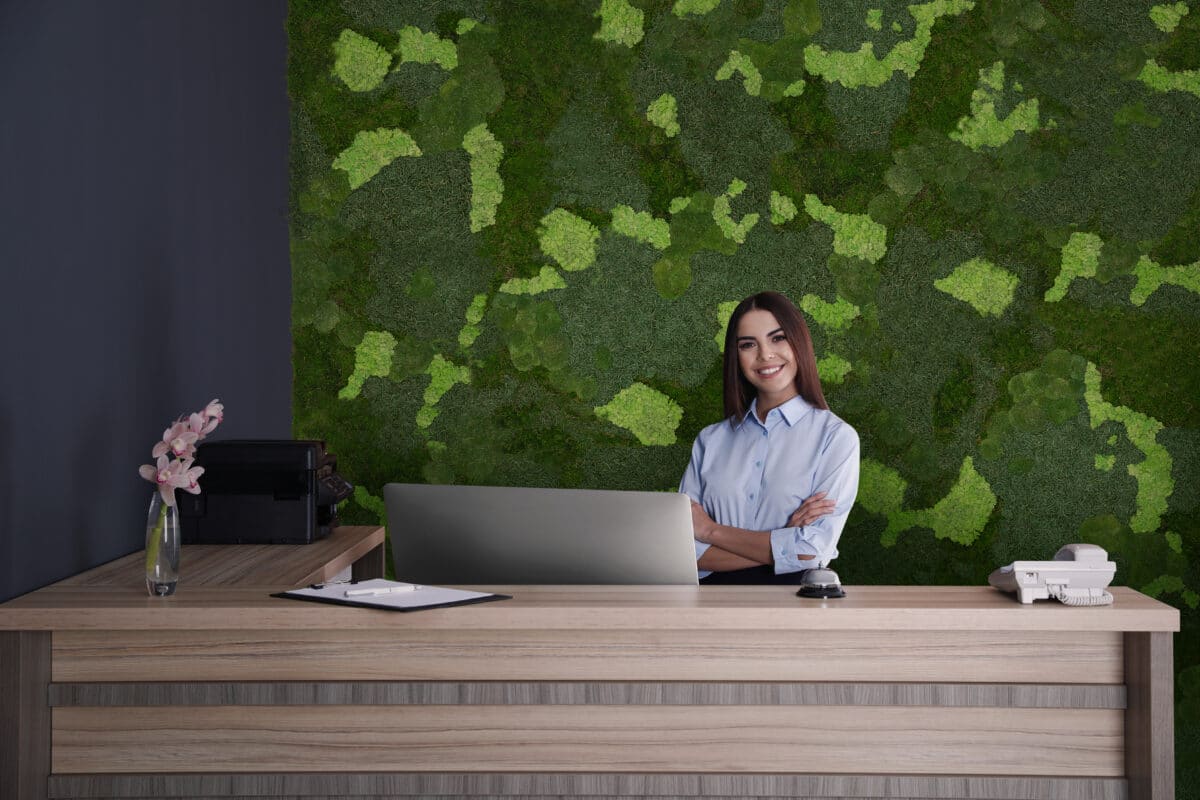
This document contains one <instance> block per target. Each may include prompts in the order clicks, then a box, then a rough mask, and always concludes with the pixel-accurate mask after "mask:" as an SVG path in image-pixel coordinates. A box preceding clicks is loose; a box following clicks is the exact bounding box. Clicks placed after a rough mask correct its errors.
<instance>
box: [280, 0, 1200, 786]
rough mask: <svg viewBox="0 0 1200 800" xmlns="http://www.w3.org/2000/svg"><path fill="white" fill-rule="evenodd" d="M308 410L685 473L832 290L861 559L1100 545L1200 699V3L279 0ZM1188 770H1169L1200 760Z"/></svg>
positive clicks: (298, 373)
mask: <svg viewBox="0 0 1200 800" xmlns="http://www.w3.org/2000/svg"><path fill="white" fill-rule="evenodd" d="M288 26H289V37H290V56H291V62H290V85H291V95H292V102H293V105H292V134H293V150H292V237H293V238H292V265H293V272H294V302H293V334H294V341H295V433H296V435H297V436H301V437H320V438H324V439H326V440H327V441H328V443H329V445H330V447H331V449H332V450H333V451H334V452H336V453H337V454H338V456H339V463H340V464H341V466H342V467H343V469H344V471H345V472H346V474H347V475H348V477H349V478H350V480H352V481H353V482H354V483H355V484H357V485H358V487H359V489H358V491H357V493H356V495H355V497H354V500H353V502H351V503H349V504H348V505H347V507H346V508H345V511H344V515H345V517H346V518H347V519H349V520H352V521H363V522H365V521H375V520H378V519H380V518H381V511H382V506H381V502H380V499H379V497H380V489H381V487H382V485H383V484H384V483H385V482H388V481H393V480H398V481H429V482H455V483H481V484H520V485H545V486H584V487H610V488H622V489H660V490H668V489H673V488H674V487H675V486H676V485H677V483H678V480H679V477H680V475H681V473H682V471H683V469H684V466H685V464H686V463H687V459H688V453H689V448H690V445H691V442H692V439H693V437H694V436H695V434H696V432H697V431H698V430H699V429H700V428H701V427H703V426H704V425H707V424H709V423H711V422H714V421H716V420H717V419H718V418H719V416H720V408H721V407H720V352H719V343H718V342H719V338H718V337H719V332H720V331H721V328H722V325H723V323H724V320H725V319H727V317H728V314H729V310H730V307H731V304H732V303H733V302H735V301H737V300H739V299H741V298H742V297H744V296H746V295H748V294H751V293H753V292H756V291H760V290H763V289H776V290H780V291H784V292H786V293H788V294H789V295H790V296H791V297H792V298H793V299H794V300H795V301H796V303H797V304H798V305H800V306H801V307H802V308H803V309H804V311H805V313H806V314H807V316H808V319H809V322H810V326H811V328H812V330H813V334H814V338H815V344H816V350H817V355H818V358H819V359H820V367H821V371H822V376H823V378H824V381H825V387H826V395H827V397H828V399H829V402H830V405H831V407H832V408H833V409H834V410H835V411H836V412H837V413H838V414H839V415H841V416H842V417H844V418H845V419H846V420H848V421H849V422H850V423H851V424H853V425H854V426H855V427H856V428H857V429H858V431H859V433H860V435H861V437H862V444H863V458H864V461H863V482H862V488H861V492H860V496H859V503H858V506H857V508H856V509H855V511H854V513H853V514H852V516H851V518H850V522H849V524H848V526H847V529H846V531H845V533H844V535H843V537H842V546H841V550H842V556H841V558H840V559H839V561H838V563H837V565H836V566H837V568H838V569H839V571H840V572H841V574H842V576H843V579H845V580H847V581H848V582H850V583H930V584H932V583H976V584H977V583H981V582H983V581H984V579H985V577H986V575H987V573H988V572H989V571H990V570H991V569H992V568H993V567H994V566H995V565H997V564H999V563H1002V562H1008V561H1011V560H1013V559H1014V558H1018V557H1024V558H1048V557H1049V556H1050V555H1051V554H1052V553H1053V552H1054V550H1055V549H1056V548H1057V547H1058V546H1060V545H1062V544H1064V543H1066V542H1071V541H1091V542H1096V543H1099V544H1101V545H1103V546H1104V547H1105V548H1107V549H1108V550H1109V551H1110V553H1112V554H1113V556H1114V558H1115V559H1116V561H1117V563H1118V573H1117V579H1118V582H1120V583H1122V584H1127V585H1130V586H1133V587H1135V588H1138V589H1140V590H1142V591H1144V592H1147V593H1148V594H1152V595H1155V596H1158V597H1160V598H1161V599H1163V600H1164V601H1166V602H1169V603H1172V604H1174V605H1176V606H1178V607H1180V608H1181V609H1182V610H1183V614H1184V635H1183V636H1181V637H1178V638H1177V640H1176V647H1177V656H1178V669H1177V674H1178V680H1179V685H1178V689H1177V696H1178V699H1179V714H1178V716H1179V720H1180V726H1181V727H1180V733H1179V742H1178V748H1179V750H1180V752H1181V753H1186V752H1189V750H1192V751H1194V749H1195V745H1196V741H1197V734H1196V731H1197V729H1198V727H1200V637H1198V636H1196V635H1195V634H1196V629H1197V623H1198V622H1200V614H1198V611H1197V605H1200V596H1198V594H1197V592H1200V574H1198V570H1197V564H1198V563H1200V509H1198V505H1200V410H1198V408H1197V398H1198V397H1200V369H1198V368H1197V366H1198V359H1197V355H1198V351H1200V347H1198V345H1197V342H1200V313H1198V312H1200V8H1189V6H1188V4H1186V3H1178V4H1174V5H1159V6H1153V7H1149V6H1147V5H1144V4H1141V3H1124V4H1122V3H1109V2H1100V1H1099V0H1088V1H1087V2H1079V3H1076V4H1072V3H1069V2H1061V1H1059V0H1053V1H1048V2H1045V3H1040V4H1039V3H1038V2H1032V1H1030V0H1003V2H1000V1H999V0H995V1H989V0H974V2H972V1H971V0H932V2H927V3H923V4H917V5H909V6H905V5H900V4H889V5H887V6H882V4H879V3H876V2H853V1H850V2H837V3H818V2H815V0H790V1H788V2H785V1H784V0H676V1H675V2H671V1H669V0H668V1H666V2H650V0H579V1H578V2H557V3H552V2H544V3H534V2H511V3H510V2H505V3H485V2H475V1H474V0H457V2H453V1H444V2H443V1H435V0H423V1H422V2H420V3H416V2H398V1H397V2H390V1H389V0H342V2H341V3H333V2H329V0H293V2H292V4H291V14H290V18H289V23H288ZM1187 769H1193V768H1189V767H1182V766H1181V772H1180V779H1181V786H1184V787H1186V786H1189V785H1195V780H1194V777H1193V776H1192V773H1189V772H1187V771H1186V770H1187Z"/></svg>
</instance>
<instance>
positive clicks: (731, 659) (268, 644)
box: [53, 612, 1124, 684]
mask: <svg viewBox="0 0 1200 800" xmlns="http://www.w3.org/2000/svg"><path fill="white" fill-rule="evenodd" d="M385 613H386V612H385ZM53 642H54V643H53V654H54V672H53V679H54V680H55V681H56V682H71V681H152V680H155V679H158V678H161V677H163V676H169V677H170V678H172V679H173V680H199V681H211V680H264V679H265V680H289V681H296V680H328V679H330V678H332V677H334V676H336V677H337V678H338V679H339V680H347V681H353V680H504V681H512V680H571V681H595V680H677V681H722V680H736V681H805V682H811V681H893V682H894V681H920V682H929V681H949V682H1023V683H1097V684H1117V683H1121V682H1122V681H1123V679H1124V663H1123V654H1122V640H1121V634H1119V633H1106V632H1100V633H1091V632H1083V633H1077V632H1047V631H1034V632H1028V633H1022V634H1016V633H1012V632H1008V631H981V632H971V631H933V632H930V631H886V632H885V631H857V630H847V631H811V632H807V633H804V634H802V635H795V636H786V637H780V636H777V635H775V634H774V633H772V632H769V631H767V632H764V631H756V630H744V631H725V632H724V633H723V634H722V635H721V636H720V637H718V638H707V637H700V636H698V635H697V633H696V632H692V631H679V630H657V631H639V630H616V631H604V630H599V631H598V630H579V631H564V630H503V629H502V630H471V629H460V630H453V631H448V630H436V631H428V630H427V631H420V630H417V631H407V630H382V631H363V630H346V631H331V630H317V631H313V630H304V629H300V628H298V629H296V630H292V631H280V630H273V629H272V630H264V631H236V630H235V631H208V630H205V631H123V632H121V633H120V634H119V635H118V634H116V633H114V632H108V631H70V632H61V633H55V634H54V639H53Z"/></svg>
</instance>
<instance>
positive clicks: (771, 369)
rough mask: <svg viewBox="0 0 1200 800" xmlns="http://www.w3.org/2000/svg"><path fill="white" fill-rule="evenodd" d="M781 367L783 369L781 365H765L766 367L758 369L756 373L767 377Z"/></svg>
mask: <svg viewBox="0 0 1200 800" xmlns="http://www.w3.org/2000/svg"><path fill="white" fill-rule="evenodd" d="M781 369H783V367H767V368H766V369H760V370H759V371H758V374H759V375H761V376H763V377H764V378H769V377H771V376H772V375H774V374H775V373H776V372H779V370H781Z"/></svg>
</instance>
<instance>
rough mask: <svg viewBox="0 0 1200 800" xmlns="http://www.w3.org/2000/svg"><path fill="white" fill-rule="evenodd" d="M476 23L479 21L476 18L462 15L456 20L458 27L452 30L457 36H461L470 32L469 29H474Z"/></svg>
mask: <svg viewBox="0 0 1200 800" xmlns="http://www.w3.org/2000/svg"><path fill="white" fill-rule="evenodd" d="M478 25H479V23H478V22H477V21H476V20H473V19H471V18H469V17H463V18H462V19H460V20H459V21H458V27H456V28H455V29H454V32H455V33H457V34H458V35H459V36H462V35H463V34H466V33H470V32H471V31H473V30H475V28H476V26H478Z"/></svg>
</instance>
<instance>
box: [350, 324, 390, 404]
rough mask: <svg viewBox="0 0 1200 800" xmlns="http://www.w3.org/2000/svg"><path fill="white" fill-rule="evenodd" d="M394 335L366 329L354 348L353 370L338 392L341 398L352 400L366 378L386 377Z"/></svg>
mask: <svg viewBox="0 0 1200 800" xmlns="http://www.w3.org/2000/svg"><path fill="white" fill-rule="evenodd" d="M395 350H396V337H395V336H392V334H390V333H388V332H387V331H367V332H366V333H364V334H363V337H362V340H361V341H360V342H359V343H358V347H356V348H354V372H352V373H351V374H350V378H349V380H347V381H346V385H345V386H343V387H342V388H341V390H340V391H339V392H338V398H339V399H341V400H352V399H354V398H355V397H358V395H359V394H360V393H361V392H362V386H363V381H365V380H366V379H367V378H386V377H387V376H388V373H389V372H391V370H392V353H393V352H394V351H395Z"/></svg>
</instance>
